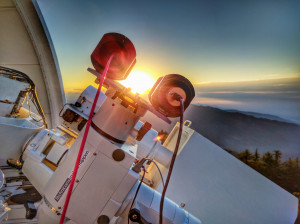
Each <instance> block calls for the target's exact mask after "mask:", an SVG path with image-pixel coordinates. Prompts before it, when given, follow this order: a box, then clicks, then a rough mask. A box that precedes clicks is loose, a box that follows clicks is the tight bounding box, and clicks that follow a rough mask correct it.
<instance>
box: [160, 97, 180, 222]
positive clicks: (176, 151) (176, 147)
mask: <svg viewBox="0 0 300 224" xmlns="http://www.w3.org/2000/svg"><path fill="white" fill-rule="evenodd" d="M177 98H178V100H179V101H180V109H181V113H180V127H179V132H178V137H177V142H176V146H175V150H174V153H173V156H172V160H171V162H170V168H169V172H168V176H167V179H166V182H165V186H164V188H163V191H162V194H161V199H160V206H159V224H162V222H163V221H162V219H163V209H164V200H165V195H166V191H167V188H168V185H169V181H170V178H171V174H172V170H173V166H174V163H175V160H176V156H177V153H178V149H179V145H180V140H181V134H182V128H183V113H184V100H183V99H182V97H180V96H179V97H178V96H177Z"/></svg>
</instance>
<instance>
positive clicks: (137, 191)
mask: <svg viewBox="0 0 300 224" xmlns="http://www.w3.org/2000/svg"><path fill="white" fill-rule="evenodd" d="M142 169H143V171H144V173H143V176H142V178H141V181H140V183H139V186H138V188H137V189H136V192H135V195H134V197H133V200H132V203H131V206H130V209H129V211H130V210H131V209H132V207H133V205H134V202H135V199H136V197H137V195H138V193H139V190H140V188H141V185H142V183H143V180H144V177H145V173H146V171H145V167H142ZM127 221H128V224H129V215H128V220H127Z"/></svg>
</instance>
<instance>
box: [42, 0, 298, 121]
mask: <svg viewBox="0 0 300 224" xmlns="http://www.w3.org/2000/svg"><path fill="white" fill-rule="evenodd" d="M38 3H39V5H40V8H41V10H42V13H43V15H44V18H45V20H46V23H47V26H48V29H49V31H50V34H51V37H52V40H53V43H54V46H55V49H56V53H57V56H58V61H59V64H60V69H61V73H62V78H63V83H64V87H65V90H66V92H72V91H81V90H82V89H84V88H85V86H87V85H89V84H92V83H93V81H94V77H93V76H92V75H90V74H89V73H88V72H87V71H86V69H87V67H91V66H92V65H91V62H90V54H91V53H92V51H93V50H94V48H95V46H96V45H97V43H98V42H99V41H100V39H101V37H102V36H103V34H105V33H107V32H118V33H122V34H124V35H126V36H127V37H128V38H129V39H130V40H131V41H132V42H133V44H134V45H135V48H136V52H137V63H136V65H135V68H134V70H135V71H142V72H144V73H147V74H150V75H151V76H152V77H153V79H157V78H158V77H160V76H163V75H166V74H171V73H177V74H182V75H184V76H186V77H187V78H188V79H190V80H191V82H192V83H193V84H195V88H196V92H197V96H198V98H197V99H195V100H198V101H199V97H202V100H204V98H205V97H206V95H205V94H206V93H203V91H202V90H201V88H200V87H204V86H210V87H213V86H214V83H228V82H229V83H235V84H236V86H238V85H239V83H241V82H242V83H245V81H253V80H261V81H262V83H264V80H269V86H272V85H273V84H272V83H274V82H273V80H278V79H281V80H283V79H290V80H294V79H295V78H296V79H295V80H296V81H299V79H297V78H299V77H300V13H299V12H300V1H290V0H286V1H282V0H272V1H267V0H259V1H258V0H257V1H256V0H253V1H230V0H228V1H214V0H211V1H199V0H198V1H194V0H190V1H182V0H181V1H179V0H173V1H168V0H166V1H155V0H153V1H137V0H136V1H116V0H111V1H99V0H81V1H78V0H52V1H49V0H38ZM246 83H247V82H246ZM287 83H289V84H290V83H291V82H287ZM199 85H200V86H199ZM201 85H202V86H201ZM284 85H286V84H284ZM221 86H222V85H221ZM229 86H232V85H229ZM250 86H252V87H254V86H253V85H250ZM263 86H264V85H262V87H263ZM217 87H218V88H216V89H215V91H219V90H220V86H217ZM299 87H300V84H299ZM291 88H294V87H291ZM262 91H264V89H263V88H261V89H260V92H261V93H262ZM285 91H290V90H289V87H288V86H287V88H285ZM265 92H266V91H265ZM265 92H264V93H265ZM199 94H200V95H199ZM201 94H202V95H201ZM247 94H250V95H251V94H252V95H251V97H254V95H253V94H254V93H251V91H250V92H249V91H248V92H247ZM279 94H280V93H279ZM295 94H296V95H294V96H293V97H296V98H297V94H299V92H297V91H296V92H295ZM225 95H226V96H228V94H224V93H223V94H222V95H220V94H219V95H218V96H216V95H214V96H211V95H210V98H211V100H212V98H213V97H219V98H217V99H222V97H223V98H224V97H225ZM233 95H234V94H233ZM233 95H232V94H231V95H229V96H228V98H227V99H226V100H229V101H230V100H231V101H232V100H233V101H234V100H235V101H236V97H241V93H240V92H235V95H234V96H233ZM243 96H244V97H245V100H247V98H248V99H249V97H246V96H245V95H243ZM298 96H299V95H298ZM251 97H250V98H251ZM208 98H209V97H208ZM223 100H224V99H223ZM298 101H299V99H298ZM298 101H297V103H298V104H297V105H298V106H296V108H300V103H299V102H298ZM210 102H212V101H210ZM215 102H217V101H215ZM219 102H221V101H219ZM280 102H284V100H282V101H280ZM223 103H224V102H223ZM293 103H295V102H294V101H293ZM208 104H209V103H208ZM211 105H214V104H211ZM216 105H217V104H216ZM258 106H260V108H262V105H257V104H255V105H253V108H252V109H257V108H255V107H258ZM277 106H280V103H279V101H278V103H277ZM247 108H248V107H247ZM247 108H244V109H247ZM241 109H243V108H241ZM250 109H251V108H250ZM258 109H259V108H258ZM247 110H248V109H247ZM299 111H300V110H293V111H292V112H293V113H294V114H295V113H297V112H299ZM299 114H300V113H299ZM299 122H300V118H299Z"/></svg>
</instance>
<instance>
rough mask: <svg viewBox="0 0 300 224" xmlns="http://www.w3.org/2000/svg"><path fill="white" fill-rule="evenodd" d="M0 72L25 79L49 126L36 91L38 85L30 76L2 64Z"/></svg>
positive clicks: (33, 100) (36, 105)
mask: <svg viewBox="0 0 300 224" xmlns="http://www.w3.org/2000/svg"><path fill="white" fill-rule="evenodd" d="M0 72H1V73H3V75H6V76H9V77H17V78H19V79H22V80H24V79H25V81H26V82H27V83H28V84H29V85H30V90H29V91H30V93H31V95H32V97H31V101H32V103H33V105H34V106H35V107H36V110H37V111H38V113H39V115H40V116H41V117H42V119H43V122H44V126H45V128H48V125H47V121H46V117H45V114H44V111H43V108H42V107H41V104H40V101H39V99H38V96H37V93H36V86H35V84H34V82H33V81H32V80H31V79H30V77H29V76H28V75H26V74H25V73H23V72H20V71H17V70H14V69H11V68H7V67H3V66H0Z"/></svg>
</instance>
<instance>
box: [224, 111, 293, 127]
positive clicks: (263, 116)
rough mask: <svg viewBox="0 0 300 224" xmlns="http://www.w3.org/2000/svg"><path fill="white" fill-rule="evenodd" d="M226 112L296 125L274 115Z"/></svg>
mask: <svg viewBox="0 0 300 224" xmlns="http://www.w3.org/2000/svg"><path fill="white" fill-rule="evenodd" d="M225 111H227V112H237V113H242V114H246V115H250V116H253V117H256V118H265V119H269V120H274V121H280V122H286V123H291V124H297V123H296V122H294V121H290V120H288V119H284V118H282V117H278V116H275V115H270V114H262V113H256V112H249V111H240V110H225Z"/></svg>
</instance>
